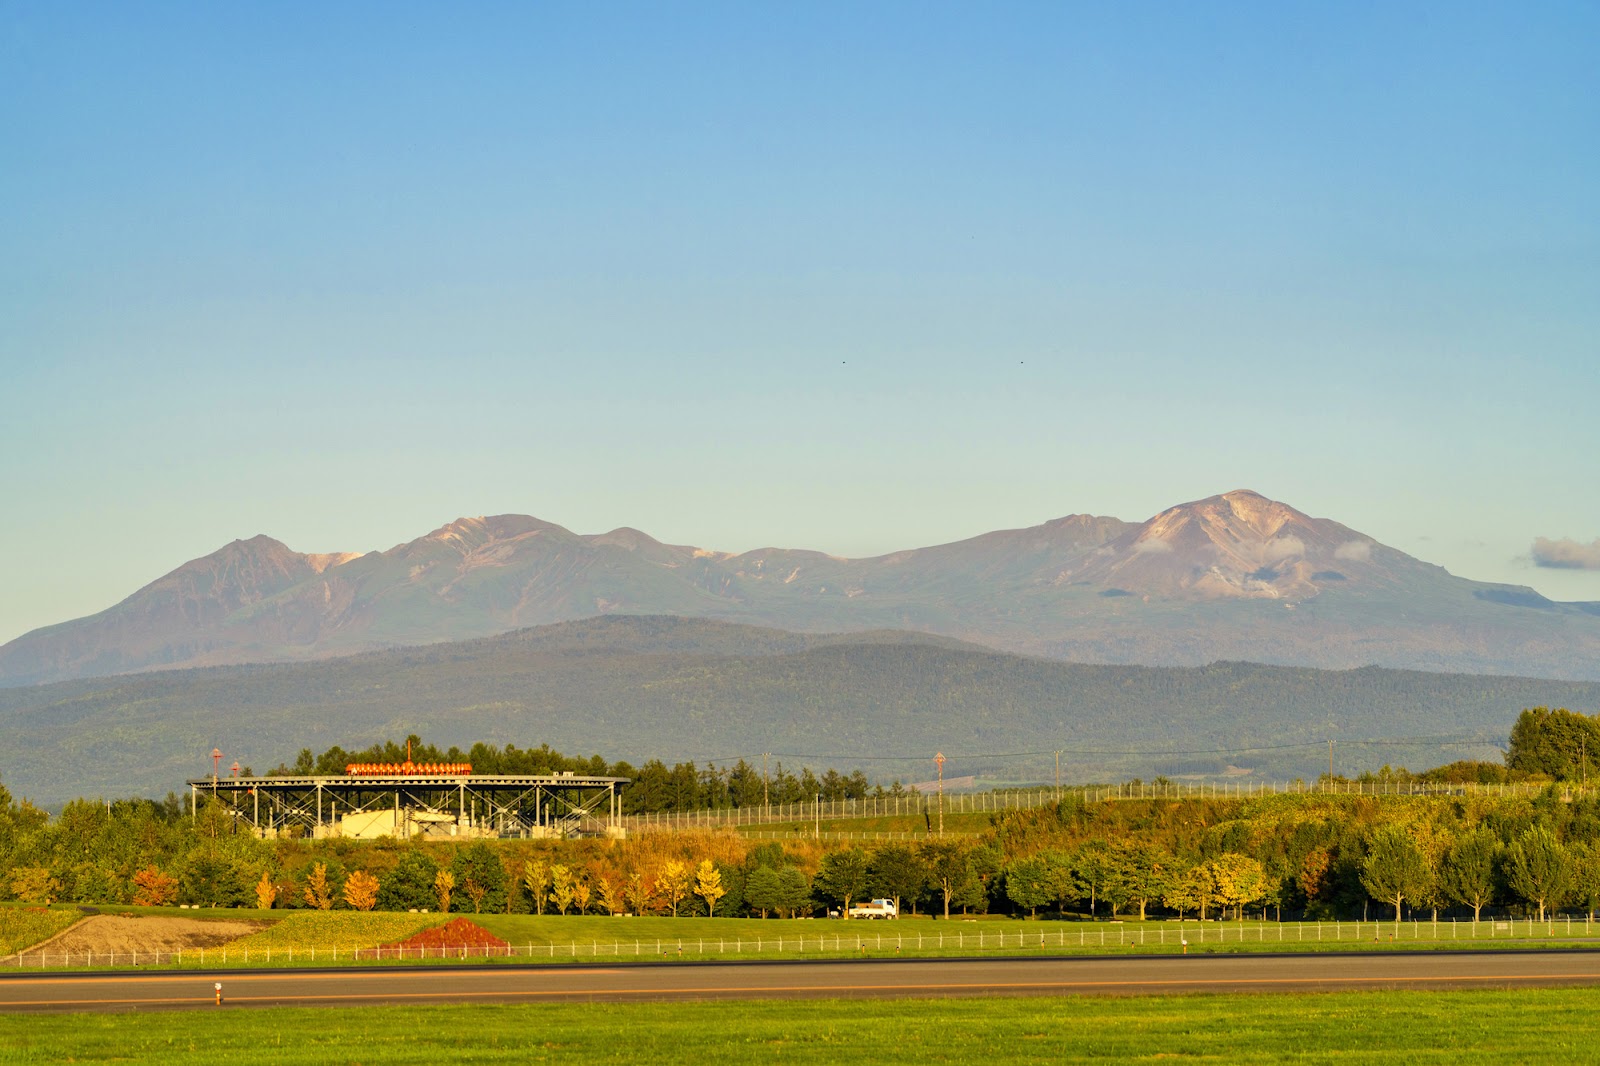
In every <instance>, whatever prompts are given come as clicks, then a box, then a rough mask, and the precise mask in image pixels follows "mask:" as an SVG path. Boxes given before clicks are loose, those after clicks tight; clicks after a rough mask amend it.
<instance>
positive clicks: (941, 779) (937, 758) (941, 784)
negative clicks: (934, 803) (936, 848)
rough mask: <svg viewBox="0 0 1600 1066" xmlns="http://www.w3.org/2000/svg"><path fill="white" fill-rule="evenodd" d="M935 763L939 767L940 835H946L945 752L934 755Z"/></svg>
mask: <svg viewBox="0 0 1600 1066" xmlns="http://www.w3.org/2000/svg"><path fill="white" fill-rule="evenodd" d="M933 763H934V765H935V766H937V767H938V768H939V836H940V837H943V836H944V752H942V751H941V752H938V753H936V754H935V755H934V757H933Z"/></svg>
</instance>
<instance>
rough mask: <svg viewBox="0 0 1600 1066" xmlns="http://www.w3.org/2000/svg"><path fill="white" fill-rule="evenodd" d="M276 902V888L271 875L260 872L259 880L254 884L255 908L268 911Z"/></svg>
mask: <svg viewBox="0 0 1600 1066" xmlns="http://www.w3.org/2000/svg"><path fill="white" fill-rule="evenodd" d="M276 902H278V886H277V885H275V884H273V883H272V875H271V874H269V873H268V872H267V871H265V870H262V871H261V880H259V881H257V882H256V906H257V907H258V908H260V909H261V910H264V911H270V910H271V909H272V905H273V904H274V903H276Z"/></svg>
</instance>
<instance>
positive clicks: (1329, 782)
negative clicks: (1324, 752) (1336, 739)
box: [1328, 738, 1333, 788]
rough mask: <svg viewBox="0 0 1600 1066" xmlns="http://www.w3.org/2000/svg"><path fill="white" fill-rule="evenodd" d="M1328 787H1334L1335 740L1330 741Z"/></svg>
mask: <svg viewBox="0 0 1600 1066" xmlns="http://www.w3.org/2000/svg"><path fill="white" fill-rule="evenodd" d="M1328 787H1329V788H1332V787H1333V740H1332V739H1331V738H1330V739H1329V741H1328Z"/></svg>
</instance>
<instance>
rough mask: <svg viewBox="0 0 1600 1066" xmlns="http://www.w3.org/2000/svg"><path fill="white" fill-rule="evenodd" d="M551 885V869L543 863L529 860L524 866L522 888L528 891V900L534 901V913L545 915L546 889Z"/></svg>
mask: <svg viewBox="0 0 1600 1066" xmlns="http://www.w3.org/2000/svg"><path fill="white" fill-rule="evenodd" d="M549 884H550V868H549V867H547V866H546V865H545V864H544V863H543V862H539V861H537V860H534V859H529V860H528V861H526V862H524V863H523V864H522V887H523V888H525V889H527V890H528V898H529V899H531V900H533V907H534V911H535V912H536V913H538V914H543V913H544V905H545V902H546V900H545V887H546V886H547V885H549Z"/></svg>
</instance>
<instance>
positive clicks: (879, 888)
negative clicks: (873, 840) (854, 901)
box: [867, 844, 928, 914]
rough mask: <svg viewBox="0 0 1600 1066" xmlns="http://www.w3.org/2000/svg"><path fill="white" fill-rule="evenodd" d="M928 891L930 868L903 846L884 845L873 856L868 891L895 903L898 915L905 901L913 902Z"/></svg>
mask: <svg viewBox="0 0 1600 1066" xmlns="http://www.w3.org/2000/svg"><path fill="white" fill-rule="evenodd" d="M927 887H928V871H927V868H926V867H924V866H923V865H922V863H921V862H920V861H919V860H918V859H917V853H916V852H914V851H912V850H911V849H910V848H908V847H907V846H906V845H904V844H885V845H884V846H883V847H881V848H879V849H878V850H877V851H875V852H873V853H872V862H871V863H870V864H869V865H868V867H867V890H868V891H869V892H871V893H872V895H873V896H874V897H878V898H882V899H892V900H894V909H895V913H896V914H898V913H900V902H901V900H902V899H906V900H910V901H912V908H913V911H914V910H915V906H916V902H915V901H916V898H917V897H918V896H919V895H921V894H922V891H923V889H925V888H927Z"/></svg>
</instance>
